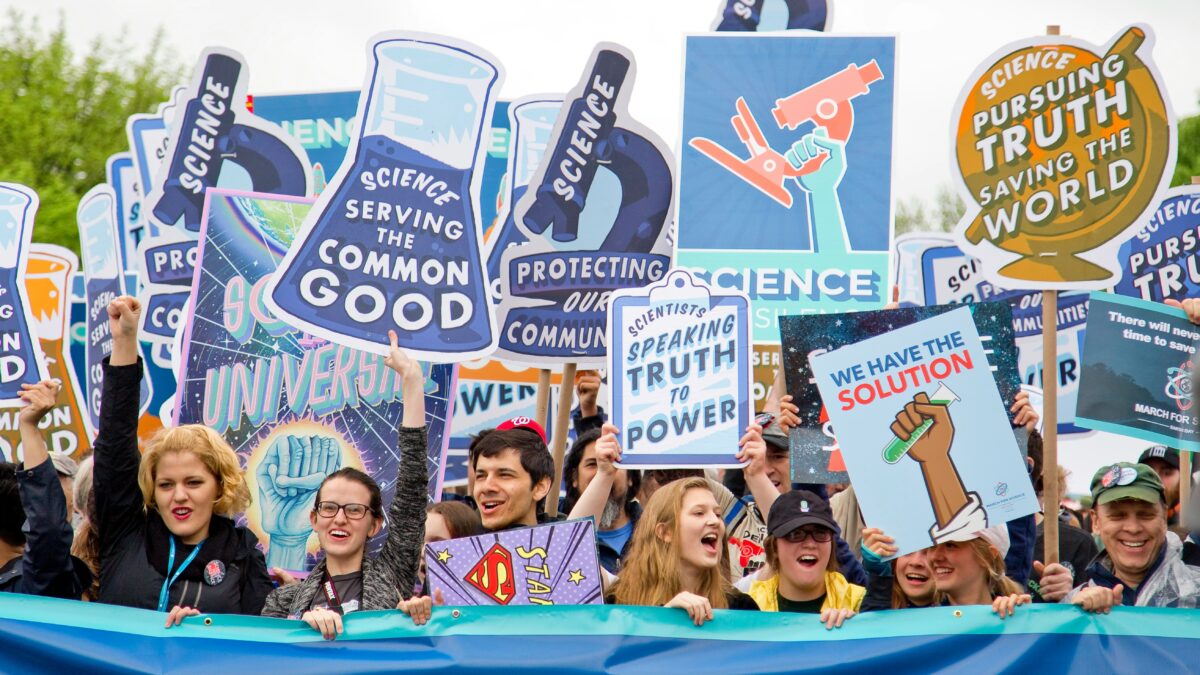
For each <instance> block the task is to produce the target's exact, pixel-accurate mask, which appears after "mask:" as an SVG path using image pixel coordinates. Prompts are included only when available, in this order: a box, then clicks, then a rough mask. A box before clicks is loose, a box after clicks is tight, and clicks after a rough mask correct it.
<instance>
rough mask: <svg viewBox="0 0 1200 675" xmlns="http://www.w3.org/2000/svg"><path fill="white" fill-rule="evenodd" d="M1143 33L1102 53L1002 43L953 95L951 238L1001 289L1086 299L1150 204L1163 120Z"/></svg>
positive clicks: (1168, 166)
mask: <svg viewBox="0 0 1200 675" xmlns="http://www.w3.org/2000/svg"><path fill="white" fill-rule="evenodd" d="M1153 44H1154V36H1153V33H1151V31H1150V29H1149V28H1148V27H1146V26H1141V25H1135V26H1130V27H1128V28H1126V29H1124V30H1122V31H1121V32H1120V33H1119V34H1118V35H1117V36H1116V38H1115V39H1114V40H1113V41H1112V42H1111V43H1110V44H1109V45H1108V46H1107V47H1097V46H1095V45H1092V44H1088V43H1087V42H1083V41H1081V40H1075V39H1071V38H1065V37H1058V36H1047V37H1037V38H1031V39H1028V40H1023V41H1020V42H1015V43H1012V44H1010V45H1007V46H1005V47H1003V48H1002V49H1000V50H999V51H997V52H996V53H995V54H993V55H992V56H991V57H989V58H988V59H987V60H985V61H984V63H983V65H982V66H980V68H978V69H977V70H976V72H975V73H974V74H973V75H972V76H971V79H970V80H969V81H968V84H967V87H966V89H965V90H964V91H963V92H962V94H961V95H960V97H959V103H958V105H957V107H956V109H957V110H958V111H959V113H958V116H957V120H956V123H955V124H954V127H953V129H954V139H953V147H954V158H953V159H954V162H955V165H956V166H957V167H958V170H959V174H960V176H961V181H959V187H960V193H961V194H962V196H963V197H964V199H966V202H967V212H966V214H965V215H964V216H963V219H962V220H961V221H960V222H959V225H958V229H957V230H956V232H955V234H956V235H957V237H958V239H959V242H960V244H961V245H962V247H963V250H964V251H966V252H967V253H969V254H971V255H973V256H975V257H976V258H979V259H980V260H981V261H982V262H983V264H984V268H985V270H986V273H987V276H988V277H989V278H990V279H991V280H992V281H994V282H996V283H999V284H1001V285H1003V286H1004V287H1006V288H1010V289H1026V290H1044V289H1059V290H1066V289H1079V290H1095V289H1099V288H1104V287H1105V286H1108V285H1111V283H1112V282H1113V281H1115V280H1116V277H1117V276H1118V275H1119V274H1120V267H1119V265H1118V264H1117V260H1116V253H1117V249H1118V248H1119V247H1120V246H1121V244H1122V243H1123V242H1124V241H1125V240H1126V239H1128V238H1129V237H1130V236H1132V235H1133V233H1134V231H1135V228H1136V226H1137V224H1138V222H1139V221H1140V220H1141V219H1142V217H1143V215H1145V214H1146V213H1147V212H1148V211H1150V210H1153V209H1154V208H1156V207H1157V205H1158V203H1159V202H1160V201H1161V199H1162V195H1163V192H1164V191H1165V190H1166V188H1167V184H1168V183H1169V181H1170V178H1171V174H1172V172H1173V170H1174V166H1175V119H1174V117H1173V113H1172V111H1171V106H1170V103H1169V102H1168V101H1167V96H1166V89H1165V87H1164V85H1163V84H1162V78H1161V76H1160V75H1159V74H1158V72H1157V69H1156V68H1155V66H1154V63H1153V62H1152V61H1151V60H1150V52H1151V48H1152V46H1153Z"/></svg>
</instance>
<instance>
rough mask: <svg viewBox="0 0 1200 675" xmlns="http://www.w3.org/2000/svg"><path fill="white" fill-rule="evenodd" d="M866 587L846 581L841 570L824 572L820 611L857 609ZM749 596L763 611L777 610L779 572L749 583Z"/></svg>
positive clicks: (865, 592)
mask: <svg viewBox="0 0 1200 675" xmlns="http://www.w3.org/2000/svg"><path fill="white" fill-rule="evenodd" d="M866 594H867V589H865V588H863V587H862V586H858V585H856V584H852V583H850V582H849V581H846V577H844V576H842V573H841V572H828V571H827V572H825V603H824V604H822V605H821V611H825V610H827V609H852V610H854V611H856V612H857V611H858V608H859V605H861V604H862V601H863V596H864V595H866ZM750 597H752V598H754V602H756V603H758V608H759V609H761V610H762V611H764V612H778V611H779V574H773V575H771V578H770V579H767V580H766V581H756V582H754V583H753V584H750Z"/></svg>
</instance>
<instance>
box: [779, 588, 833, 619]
mask: <svg viewBox="0 0 1200 675" xmlns="http://www.w3.org/2000/svg"><path fill="white" fill-rule="evenodd" d="M775 597H776V599H777V600H778V602H779V611H781V612H795V613H797V614H820V613H821V606H822V605H824V604H825V594H824V593H822V594H821V597H819V598H817V599H815V600H788V599H787V598H785V597H783V596H782V595H781V594H779V593H778V592H776V593H775Z"/></svg>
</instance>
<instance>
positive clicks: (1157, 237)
mask: <svg viewBox="0 0 1200 675" xmlns="http://www.w3.org/2000/svg"><path fill="white" fill-rule="evenodd" d="M1117 261H1118V262H1119V263H1120V265H1121V280H1120V281H1119V282H1118V283H1117V285H1116V286H1114V287H1113V292H1114V293H1119V294H1121V295H1127V296H1129V297H1131V298H1141V299H1143V300H1153V301H1156V302H1162V301H1163V300H1166V299H1167V298H1171V299H1174V300H1182V299H1184V298H1194V297H1196V296H1198V295H1200V187H1197V186H1195V185H1184V186H1180V187H1175V188H1171V189H1170V190H1168V191H1167V193H1166V197H1165V198H1164V199H1163V200H1162V201H1161V202H1159V205H1158V208H1157V209H1155V211H1154V213H1153V215H1151V216H1150V217H1149V218H1148V219H1146V220H1145V221H1144V222H1143V224H1142V226H1141V227H1140V228H1139V229H1138V231H1137V235H1135V236H1134V237H1133V238H1132V239H1130V240H1128V241H1126V242H1125V243H1123V244H1121V250H1120V252H1119V253H1118V254H1117Z"/></svg>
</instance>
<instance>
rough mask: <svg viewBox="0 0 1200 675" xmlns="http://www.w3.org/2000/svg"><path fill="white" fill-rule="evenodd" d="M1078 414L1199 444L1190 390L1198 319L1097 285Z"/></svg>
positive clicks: (1108, 426) (1138, 433)
mask: <svg viewBox="0 0 1200 675" xmlns="http://www.w3.org/2000/svg"><path fill="white" fill-rule="evenodd" d="M1087 326H1088V329H1087V340H1086V342H1085V343H1084V350H1083V373H1082V377H1081V378H1080V383H1079V408H1078V411H1077V413H1076V421H1077V422H1078V423H1079V425H1080V426H1082V427H1086V428H1088V429H1098V430H1100V431H1109V432H1112V433H1115V434H1121V435H1124V436H1132V437H1134V438H1140V439H1142V440H1146V441H1149V442H1151V443H1162V444H1163V445H1167V446H1170V447H1173V448H1179V449H1181V450H1188V451H1191V452H1200V431H1198V429H1197V423H1198V421H1200V420H1198V416H1197V414H1196V412H1197V411H1196V408H1195V400H1194V398H1193V393H1192V386H1193V385H1192V376H1193V372H1192V371H1193V359H1194V358H1195V355H1196V349H1197V345H1198V344H1200V327H1198V326H1196V325H1195V324H1193V323H1192V322H1190V321H1188V319H1187V315H1186V314H1185V313H1184V311H1183V310H1181V309H1177V308H1174V307H1169V306H1167V305H1164V304H1161V303H1157V302H1148V301H1146V300H1139V299H1136V298H1127V297H1124V296H1120V295H1112V294H1109V293H1092V300H1091V311H1090V312H1089V313H1088V322H1087Z"/></svg>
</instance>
